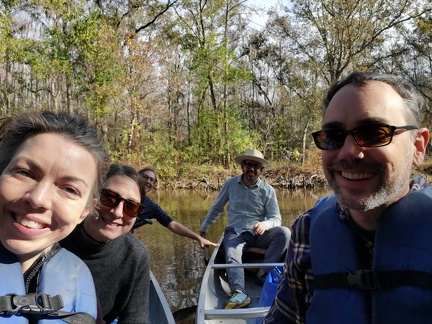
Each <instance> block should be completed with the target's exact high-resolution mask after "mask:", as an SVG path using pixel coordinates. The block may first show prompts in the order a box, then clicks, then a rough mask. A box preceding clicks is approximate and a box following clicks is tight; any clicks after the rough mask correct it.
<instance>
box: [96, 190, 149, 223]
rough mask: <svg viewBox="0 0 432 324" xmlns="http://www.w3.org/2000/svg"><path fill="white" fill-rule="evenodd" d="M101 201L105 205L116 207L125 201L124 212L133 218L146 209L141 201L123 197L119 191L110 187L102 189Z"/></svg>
mask: <svg viewBox="0 0 432 324" xmlns="http://www.w3.org/2000/svg"><path fill="white" fill-rule="evenodd" d="M99 201H100V203H101V204H102V205H103V206H105V207H109V208H115V207H117V206H118V205H119V204H120V202H122V201H124V204H123V213H124V214H126V215H127V216H129V217H133V218H135V217H137V216H138V215H139V214H140V213H141V211H142V210H143V209H144V206H143V205H141V204H140V203H139V202H137V201H134V200H130V199H126V198H123V197H122V196H120V195H119V194H118V193H116V192H114V191H111V190H109V189H102V190H101V194H100V198H99Z"/></svg>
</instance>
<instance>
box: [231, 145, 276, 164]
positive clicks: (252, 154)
mask: <svg viewBox="0 0 432 324" xmlns="http://www.w3.org/2000/svg"><path fill="white" fill-rule="evenodd" d="M234 160H235V161H236V162H237V163H238V164H241V163H242V161H244V160H249V161H256V162H259V163H261V165H262V166H263V167H264V169H271V164H270V162H269V161H267V160H266V159H264V155H263V154H262V153H261V152H260V151H257V150H254V149H248V150H247V151H246V153H245V154H243V155H239V156H236V157H235V158H234Z"/></svg>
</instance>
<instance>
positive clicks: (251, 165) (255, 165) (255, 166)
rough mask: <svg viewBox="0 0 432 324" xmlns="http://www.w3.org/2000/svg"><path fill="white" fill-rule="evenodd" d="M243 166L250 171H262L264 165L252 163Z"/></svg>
mask: <svg viewBox="0 0 432 324" xmlns="http://www.w3.org/2000/svg"><path fill="white" fill-rule="evenodd" d="M243 165H244V166H245V167H246V168H248V169H252V168H254V169H255V170H257V169H261V168H262V164H261V163H258V162H257V163H252V162H243Z"/></svg>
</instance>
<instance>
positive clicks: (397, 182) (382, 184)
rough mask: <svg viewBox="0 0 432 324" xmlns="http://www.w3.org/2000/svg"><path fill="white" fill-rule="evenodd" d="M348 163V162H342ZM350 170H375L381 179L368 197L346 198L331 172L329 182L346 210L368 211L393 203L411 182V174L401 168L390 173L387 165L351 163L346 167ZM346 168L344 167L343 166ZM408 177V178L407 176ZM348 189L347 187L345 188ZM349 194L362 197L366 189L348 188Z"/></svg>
mask: <svg viewBox="0 0 432 324" xmlns="http://www.w3.org/2000/svg"><path fill="white" fill-rule="evenodd" d="M342 164H346V163H342ZM345 168H346V169H350V170H353V169H354V170H374V172H375V173H376V174H377V176H379V178H380V181H379V185H378V187H377V188H376V189H375V190H374V191H373V192H372V193H370V194H369V195H368V196H367V197H362V198H358V199H352V198H345V197H344V196H343V195H342V190H341V188H340V187H339V185H338V184H337V182H336V181H335V179H334V176H332V175H333V173H334V171H332V172H330V175H331V176H329V177H328V178H329V179H328V182H329V185H330V187H331V188H332V189H333V191H334V193H335V195H336V199H337V200H338V202H339V204H340V205H341V207H342V208H343V209H346V210H357V211H361V212H367V211H370V210H374V209H376V208H380V207H385V206H387V205H389V203H393V202H394V200H395V197H396V196H398V195H399V193H400V191H401V190H402V189H403V187H404V186H405V184H406V183H408V182H409V176H408V177H406V175H405V174H404V175H402V174H401V172H400V170H399V171H397V170H395V171H394V172H393V174H392V175H389V172H388V170H387V169H386V168H385V167H377V166H375V167H373V168H370V166H368V167H365V166H364V165H362V166H359V165H355V166H353V165H349V166H346V167H345ZM342 169H344V168H342ZM405 177H406V178H405ZM344 190H345V191H347V189H346V188H344ZM348 191H349V196H351V197H356V196H357V197H361V194H364V190H348Z"/></svg>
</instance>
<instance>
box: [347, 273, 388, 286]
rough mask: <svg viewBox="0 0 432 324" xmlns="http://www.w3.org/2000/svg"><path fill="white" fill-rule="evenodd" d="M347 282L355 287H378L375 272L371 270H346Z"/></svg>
mask: <svg viewBox="0 0 432 324" xmlns="http://www.w3.org/2000/svg"><path fill="white" fill-rule="evenodd" d="M347 282H348V285H349V286H350V287H352V288H357V289H365V290H372V289H379V288H380V285H379V282H378V277H377V274H376V272H374V271H372V270H358V271H354V272H348V274H347Z"/></svg>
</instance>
